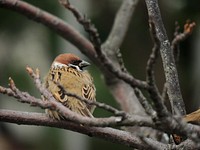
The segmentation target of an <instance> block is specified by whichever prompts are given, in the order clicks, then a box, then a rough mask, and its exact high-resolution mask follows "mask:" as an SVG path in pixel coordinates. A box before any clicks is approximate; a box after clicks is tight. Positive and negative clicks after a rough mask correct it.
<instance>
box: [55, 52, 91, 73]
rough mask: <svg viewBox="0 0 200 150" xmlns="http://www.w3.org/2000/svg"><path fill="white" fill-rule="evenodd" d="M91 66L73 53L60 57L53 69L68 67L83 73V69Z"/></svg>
mask: <svg viewBox="0 0 200 150" xmlns="http://www.w3.org/2000/svg"><path fill="white" fill-rule="evenodd" d="M89 65H90V63H88V62H86V61H84V60H81V59H80V58H79V57H78V56H76V55H74V54H71V53H65V54H60V55H58V56H57V57H56V58H55V60H54V62H53V64H52V66H53V67H62V66H68V67H72V68H74V69H77V70H78V71H83V68H84V67H87V66H89Z"/></svg>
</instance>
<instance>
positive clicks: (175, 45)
mask: <svg viewBox="0 0 200 150" xmlns="http://www.w3.org/2000/svg"><path fill="white" fill-rule="evenodd" d="M195 26H196V24H195V22H190V21H189V20H188V21H187V22H186V23H185V25H184V30H183V32H182V33H180V32H179V29H180V26H179V25H178V23H176V29H175V33H174V39H173V40H172V45H171V48H172V50H173V52H174V58H175V61H176V63H178V60H179V51H180V50H179V44H180V42H182V41H184V40H185V39H186V38H187V37H189V36H190V35H191V34H192V31H193V29H194V27H195Z"/></svg>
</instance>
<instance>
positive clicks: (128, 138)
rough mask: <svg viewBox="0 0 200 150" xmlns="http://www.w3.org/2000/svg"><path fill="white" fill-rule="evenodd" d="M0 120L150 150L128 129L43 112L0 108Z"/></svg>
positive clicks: (148, 139)
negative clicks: (57, 118)
mask: <svg viewBox="0 0 200 150" xmlns="http://www.w3.org/2000/svg"><path fill="white" fill-rule="evenodd" d="M0 121H4V122H10V123H16V124H20V125H37V126H49V127H56V128H61V129H67V130H72V131H75V132H79V133H82V134H86V135H88V136H91V137H98V138H101V139H104V140H108V141H111V142H114V143H120V144H122V145H125V146H128V147H133V148H138V149H146V150H148V149H149V148H150V146H148V145H147V144H145V143H144V142H143V141H142V140H140V138H138V137H137V136H135V135H133V134H130V133H128V132H126V131H120V130H117V129H113V128H108V127H107V128H100V127H89V126H83V125H79V124H76V123H73V122H69V121H57V120H54V119H50V118H48V117H47V116H46V115H44V114H41V113H28V112H19V111H10V110H0ZM145 140H146V141H147V143H149V144H153V145H156V146H157V148H160V149H166V148H167V144H162V143H160V142H157V141H155V140H153V139H150V138H145Z"/></svg>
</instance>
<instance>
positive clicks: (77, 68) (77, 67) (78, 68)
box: [69, 64, 83, 71]
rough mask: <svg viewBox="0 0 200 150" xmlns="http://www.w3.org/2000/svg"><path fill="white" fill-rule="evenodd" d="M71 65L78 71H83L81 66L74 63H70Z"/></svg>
mask: <svg viewBox="0 0 200 150" xmlns="http://www.w3.org/2000/svg"><path fill="white" fill-rule="evenodd" d="M69 66H70V67H73V68H76V70H78V71H83V70H81V69H80V67H79V66H76V65H73V64H69Z"/></svg>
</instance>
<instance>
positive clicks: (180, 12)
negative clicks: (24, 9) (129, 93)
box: [0, 0, 200, 150]
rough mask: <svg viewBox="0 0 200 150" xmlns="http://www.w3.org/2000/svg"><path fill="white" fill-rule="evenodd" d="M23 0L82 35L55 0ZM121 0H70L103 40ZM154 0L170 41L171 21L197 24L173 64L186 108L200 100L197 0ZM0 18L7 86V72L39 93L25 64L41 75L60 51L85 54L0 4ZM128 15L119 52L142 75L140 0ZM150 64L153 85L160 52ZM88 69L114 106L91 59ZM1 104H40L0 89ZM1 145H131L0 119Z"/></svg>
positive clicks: (10, 148) (8, 149) (28, 148)
mask: <svg viewBox="0 0 200 150" xmlns="http://www.w3.org/2000/svg"><path fill="white" fill-rule="evenodd" d="M26 1H27V2H28V3H30V4H33V5H35V6H37V7H39V8H41V9H44V10H46V11H48V12H50V13H52V14H54V15H56V16H58V17H60V18H62V19H64V20H66V21H67V22H68V23H70V24H71V25H73V26H74V27H75V28H76V29H77V30H79V32H80V33H82V34H83V35H85V36H86V37H87V34H86V33H85V32H84V30H83V28H82V26H80V25H79V24H78V23H77V22H76V19H75V18H74V17H73V16H72V15H71V13H70V12H69V11H67V10H65V9H64V8H63V7H62V6H60V5H59V3H58V1H57V0H51V1H49V0H42V1H40V0H26ZM121 2H122V1H121V0H101V1H96V0H73V1H72V4H73V5H75V6H76V7H77V8H79V10H80V11H81V12H83V13H84V14H87V16H88V17H89V18H91V20H92V22H93V23H94V24H95V25H96V27H97V29H98V30H99V33H100V37H101V39H102V41H105V40H106V38H107V36H108V34H109V32H110V29H111V27H112V23H113V20H114V17H115V14H116V11H117V10H118V8H119V6H120V4H121ZM159 3H160V9H161V13H162V17H163V22H164V24H165V27H166V30H167V34H168V36H169V39H170V41H171V40H172V39H173V33H174V28H175V21H178V22H179V24H180V25H181V29H183V28H182V27H183V26H184V23H185V22H186V20H187V19H190V20H192V21H195V22H196V25H197V26H196V28H195V30H194V32H193V34H192V35H191V36H190V37H189V38H188V39H186V40H185V41H184V42H183V43H181V45H180V50H181V53H180V62H179V65H178V72H179V77H180V85H181V90H182V94H183V98H184V101H185V104H186V109H187V112H188V113H189V112H191V111H194V110H196V109H197V108H199V106H200V92H199V89H200V79H199V77H200V59H199V58H200V42H199V41H200V28H199V19H200V9H199V5H200V1H198V0H193V1H189V0H176V1H174V0H168V1H165V0H160V1H159ZM0 18H1V23H0V85H2V86H7V84H8V78H9V77H12V78H13V79H14V80H15V82H16V85H17V87H18V88H20V89H21V90H23V91H28V92H30V93H31V94H32V95H34V96H36V97H40V94H39V92H38V91H37V89H36V88H35V87H34V84H33V81H32V80H31V79H30V77H29V76H28V75H27V73H26V71H25V67H26V65H29V66H31V67H33V68H39V69H40V72H41V76H42V77H44V76H45V74H46V73H47V72H48V70H49V67H50V65H51V62H52V61H53V59H54V58H55V57H56V56H57V55H58V54H60V53H66V52H72V53H75V54H77V55H80V57H82V58H84V59H87V58H86V57H85V56H83V55H82V54H81V53H80V52H79V50H78V49H77V48H75V47H74V46H73V45H71V44H70V43H69V42H67V41H65V40H63V39H62V38H61V37H59V36H58V35H57V34H56V33H55V32H53V31H51V30H50V29H49V28H47V27H46V26H44V25H42V24H38V23H36V22H33V21H32V20H29V19H27V18H25V17H24V16H22V15H20V14H18V13H15V12H13V11H10V10H6V9H2V8H0ZM132 18H133V19H132V22H131V24H130V28H129V30H128V33H127V36H126V38H125V40H124V42H123V45H122V47H121V52H122V54H123V58H124V61H125V65H126V67H127V68H128V70H129V71H130V72H131V73H132V74H133V75H134V76H135V77H136V78H139V79H142V80H145V66H146V62H147V59H148V57H149V54H150V52H151V48H152V41H151V39H150V35H149V31H148V17H147V11H146V7H145V3H144V1H140V2H139V4H138V5H137V7H136V11H135V13H134V15H133V17H132ZM155 69H156V80H157V85H158V87H159V88H160V90H161V89H162V86H163V83H164V74H163V68H162V62H161V59H160V58H159V60H158V61H157V64H156V68H155ZM89 71H90V72H91V74H92V75H93V77H94V81H95V85H96V88H97V99H98V100H99V101H100V102H105V103H107V104H110V105H112V106H114V107H117V108H119V106H118V104H117V103H116V102H115V100H114V99H113V98H112V96H111V94H110V93H109V90H108V89H107V87H106V86H105V83H104V81H103V79H102V76H101V73H100V71H99V70H98V69H97V67H96V66H94V65H93V66H91V67H90V68H89ZM0 109H11V110H19V111H29V112H43V110H41V109H40V108H34V107H30V106H29V105H26V104H21V103H19V102H16V100H14V99H13V98H10V97H8V96H4V95H2V94H1V95H0ZM107 115H109V114H108V113H106V112H105V111H102V110H100V109H96V110H95V113H94V116H97V117H98V116H107ZM0 149H2V150H14V149H15V150H43V149H49V150H55V149H57V150H67V149H69V150H72V149H73V150H93V149H95V150H98V149H99V150H101V149H115V150H122V149H123V150H126V149H130V148H127V147H125V146H121V145H119V144H113V143H110V142H106V141H104V140H101V139H97V138H90V137H88V136H85V135H81V134H79V133H74V132H71V131H65V130H62V129H55V128H48V127H36V126H24V125H16V124H8V123H0Z"/></svg>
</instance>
